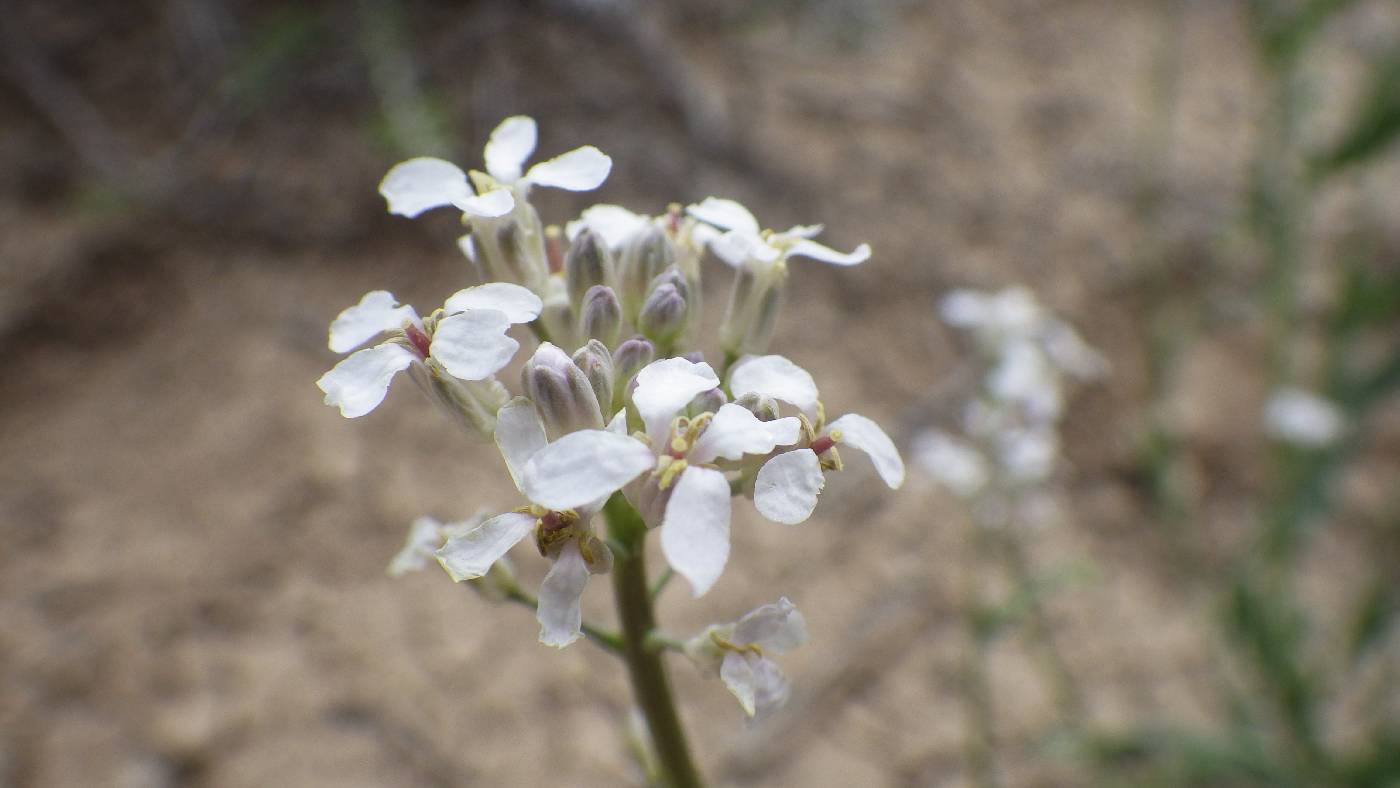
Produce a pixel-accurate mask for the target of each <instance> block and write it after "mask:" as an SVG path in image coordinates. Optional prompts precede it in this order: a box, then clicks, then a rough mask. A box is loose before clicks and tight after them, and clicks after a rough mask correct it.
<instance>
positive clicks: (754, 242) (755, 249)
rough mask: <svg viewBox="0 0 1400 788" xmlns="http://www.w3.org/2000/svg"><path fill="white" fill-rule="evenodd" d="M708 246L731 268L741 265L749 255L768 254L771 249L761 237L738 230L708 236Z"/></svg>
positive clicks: (747, 259)
mask: <svg viewBox="0 0 1400 788" xmlns="http://www.w3.org/2000/svg"><path fill="white" fill-rule="evenodd" d="M709 246H710V251H711V252H714V254H715V257H718V258H719V259H720V260H721V261H723V262H724V263H726V264H728V265H729V266H730V267H732V268H738V267H740V266H742V265H743V264H744V263H746V262H748V261H749V258H751V257H758V256H759V255H760V254H768V252H769V251H771V249H770V247H769V246H768V244H766V243H764V242H763V239H762V238H759V237H758V236H757V235H754V234H753V233H749V232H743V231H740V230H729V231H727V232H725V233H723V234H721V235H717V236H714V237H712V238H710V242H709ZM765 250H767V251H765ZM768 256H769V257H775V256H776V255H775V254H768Z"/></svg>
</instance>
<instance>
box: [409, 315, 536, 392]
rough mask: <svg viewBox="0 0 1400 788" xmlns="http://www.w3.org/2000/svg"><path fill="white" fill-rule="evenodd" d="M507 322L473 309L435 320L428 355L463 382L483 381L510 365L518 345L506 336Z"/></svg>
mask: <svg viewBox="0 0 1400 788" xmlns="http://www.w3.org/2000/svg"><path fill="white" fill-rule="evenodd" d="M508 328H510V319H509V318H507V317H506V314H505V313H504V312H498V311H496V310H494V309H472V310H470V311H467V312H458V313H457V314H455V315H448V316H447V317H445V318H443V319H442V320H439V321H438V324H437V329H436V330H434V331H433V343H432V345H430V346H429V348H428V352H429V353H430V354H431V355H432V357H433V358H435V359H437V360H438V361H440V362H442V365H443V366H444V367H446V368H447V371H448V372H450V373H452V375H453V376H455V377H459V378H461V379H462V380H484V379H485V378H487V377H490V376H491V375H493V374H495V373H496V372H497V371H499V370H500V369H501V367H504V366H505V365H506V364H509V363H510V360H511V357H513V356H514V355H515V351H516V350H517V349H519V348H520V343H519V342H516V341H515V340H514V339H511V338H510V337H508V336H506V329H508Z"/></svg>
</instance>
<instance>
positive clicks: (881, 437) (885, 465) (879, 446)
mask: <svg viewBox="0 0 1400 788" xmlns="http://www.w3.org/2000/svg"><path fill="white" fill-rule="evenodd" d="M838 430H839V431H840V433H841V434H840V437H839V438H838V437H837V435H836V433H837V431H838ZM826 433H827V434H828V435H830V436H831V437H833V438H836V442H837V444H839V445H841V446H853V447H855V448H857V449H860V450H861V451H863V452H865V453H866V454H868V455H870V461H871V462H873V463H875V472H876V473H878V474H880V478H881V479H883V480H884V481H885V484H887V485H889V487H890V489H891V490H898V489H899V485H901V484H904V460H902V459H900V457H899V450H898V449H896V448H895V447H894V441H892V440H890V436H888V435H886V434H885V431H884V430H882V429H880V425H878V424H876V423H875V422H873V421H871V420H870V419H867V418H866V417H864V416H862V415H860V414H859V413H847V414H846V415H844V416H842V417H841V418H839V419H837V420H836V421H833V422H831V424H830V425H829V426H828V427H827V428H826Z"/></svg>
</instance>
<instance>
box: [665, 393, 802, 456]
mask: <svg viewBox="0 0 1400 788" xmlns="http://www.w3.org/2000/svg"><path fill="white" fill-rule="evenodd" d="M792 421H793V422H794V423H796V422H797V419H796V418H792ZM777 432H779V433H785V432H786V430H783V429H781V428H780V429H778V430H777ZM773 433H774V430H772V429H770V428H769V425H768V424H766V423H764V422H761V421H759V420H758V417H757V416H755V415H753V412H752V411H750V410H749V409H748V408H745V407H742V406H740V405H735V404H734V403H732V402H727V403H725V404H724V405H721V406H720V408H719V410H718V411H716V412H715V415H714V418H713V419H711V420H710V424H709V426H707V427H705V431H704V432H702V433H700V437H699V438H698V439H697V440H696V441H695V445H694V446H693V447H691V449H690V452H689V453H688V454H687V455H686V459H688V460H689V461H690V462H692V463H699V464H704V463H709V462H713V461H714V460H715V459H716V458H723V459H726V460H737V459H739V458H740V457H743V456H744V455H745V454H767V453H768V452H770V451H772V450H773V446H774V445H775V444H774V442H773ZM796 441H797V434H796V433H795V432H794V434H793V436H792V441H791V442H793V443H795V442H796Z"/></svg>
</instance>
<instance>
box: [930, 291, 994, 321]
mask: <svg viewBox="0 0 1400 788" xmlns="http://www.w3.org/2000/svg"><path fill="white" fill-rule="evenodd" d="M990 311H991V305H990V304H989V303H988V301H987V295H986V294H985V293H980V292H978V291H976V290H954V291H953V292H951V293H949V294H948V295H946V296H944V297H943V298H942V300H940V301H939V302H938V314H939V316H940V317H942V318H943V322H945V323H947V324H948V325H950V326H953V327H954V328H975V327H977V326H981V325H983V324H984V323H986V322H987V319H988V317H989V314H990Z"/></svg>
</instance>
